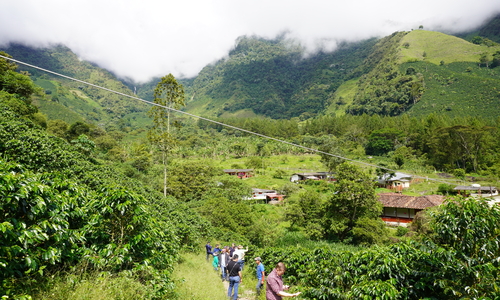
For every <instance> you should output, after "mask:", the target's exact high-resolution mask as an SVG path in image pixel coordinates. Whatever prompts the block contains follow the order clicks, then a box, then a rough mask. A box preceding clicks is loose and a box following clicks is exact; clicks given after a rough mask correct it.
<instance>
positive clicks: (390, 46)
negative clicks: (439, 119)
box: [347, 30, 500, 117]
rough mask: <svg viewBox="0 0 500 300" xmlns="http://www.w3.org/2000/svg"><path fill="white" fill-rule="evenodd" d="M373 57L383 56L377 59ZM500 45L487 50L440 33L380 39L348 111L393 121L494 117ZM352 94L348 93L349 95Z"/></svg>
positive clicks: (417, 33)
mask: <svg viewBox="0 0 500 300" xmlns="http://www.w3.org/2000/svg"><path fill="white" fill-rule="evenodd" d="M376 53H380V54H381V57H380V58H379V59H377V57H375V54H376ZM499 57H500V45H498V44H497V45H493V46H486V45H476V44H472V43H469V42H467V41H465V40H463V39H460V38H457V37H454V36H450V35H446V34H443V33H439V32H431V31H424V30H414V31H411V32H399V33H395V34H393V35H391V36H389V37H385V38H383V39H381V40H380V41H379V42H378V43H377V45H376V46H375V50H374V52H373V54H372V55H371V56H369V57H368V58H367V60H366V61H365V63H364V65H373V62H374V61H375V62H376V64H375V65H374V67H373V68H372V69H371V71H369V72H368V73H366V74H365V75H363V76H361V77H360V79H359V81H358V84H357V86H355V87H353V86H352V85H350V86H351V88H353V89H354V91H355V92H354V93H355V95H354V99H353V101H352V104H351V105H349V106H348V108H347V112H348V113H351V114H354V115H359V114H364V113H366V114H381V115H389V116H396V115H400V114H403V113H406V112H409V113H410V114H412V115H425V114H429V113H432V112H443V111H444V112H446V113H447V114H449V115H450V116H463V115H470V114H472V115H477V116H484V117H496V116H498V110H497V107H499V105H498V103H499V99H500V98H499V96H498V91H497V87H498V86H500V79H499V77H498V74H499V72H500V70H499V68H498V67H497V63H493V62H494V61H495V59H496V60H498V58H499ZM352 93H353V92H351V94H352Z"/></svg>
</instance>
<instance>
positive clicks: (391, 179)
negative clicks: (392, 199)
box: [377, 172, 412, 192]
mask: <svg viewBox="0 0 500 300" xmlns="http://www.w3.org/2000/svg"><path fill="white" fill-rule="evenodd" d="M411 181H412V176H411V175H408V174H404V173H399V172H396V173H394V174H390V173H385V174H383V175H382V176H379V178H378V179H377V183H378V185H379V186H381V187H385V188H387V189H390V190H394V191H397V192H401V191H402V190H404V189H407V188H409V187H410V183H411Z"/></svg>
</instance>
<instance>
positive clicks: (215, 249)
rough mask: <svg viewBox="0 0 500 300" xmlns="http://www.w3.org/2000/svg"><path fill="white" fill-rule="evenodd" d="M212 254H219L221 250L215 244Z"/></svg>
mask: <svg viewBox="0 0 500 300" xmlns="http://www.w3.org/2000/svg"><path fill="white" fill-rule="evenodd" d="M212 252H213V253H215V252H218V253H220V252H221V249H220V248H219V244H215V248H214V250H213V251H212Z"/></svg>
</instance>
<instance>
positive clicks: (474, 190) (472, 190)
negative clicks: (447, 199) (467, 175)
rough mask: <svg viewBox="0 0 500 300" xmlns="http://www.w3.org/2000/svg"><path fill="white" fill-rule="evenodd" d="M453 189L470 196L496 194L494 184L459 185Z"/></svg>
mask: <svg viewBox="0 0 500 300" xmlns="http://www.w3.org/2000/svg"><path fill="white" fill-rule="evenodd" d="M453 190H455V191H457V192H458V194H459V195H462V196H466V197H468V196H472V197H494V196H498V190H497V188H496V187H494V186H481V185H480V184H472V185H470V186H464V185H459V186H457V187H455V188H454V189H453Z"/></svg>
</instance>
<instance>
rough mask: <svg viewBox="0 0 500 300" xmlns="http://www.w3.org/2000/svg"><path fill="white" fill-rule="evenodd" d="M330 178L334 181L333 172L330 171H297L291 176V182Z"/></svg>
mask: <svg viewBox="0 0 500 300" xmlns="http://www.w3.org/2000/svg"><path fill="white" fill-rule="evenodd" d="M307 179H310V180H330V181H333V180H334V179H333V176H332V173H330V172H310V173H295V174H293V175H292V176H291V177H290V181H291V182H299V181H304V180H307Z"/></svg>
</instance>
